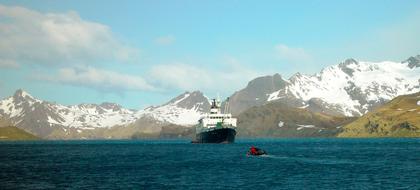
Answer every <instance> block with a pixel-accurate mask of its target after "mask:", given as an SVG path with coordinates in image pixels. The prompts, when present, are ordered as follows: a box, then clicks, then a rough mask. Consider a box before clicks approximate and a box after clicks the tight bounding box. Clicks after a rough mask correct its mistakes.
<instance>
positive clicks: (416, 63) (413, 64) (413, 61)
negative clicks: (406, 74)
mask: <svg viewBox="0 0 420 190" xmlns="http://www.w3.org/2000/svg"><path fill="white" fill-rule="evenodd" d="M402 63H404V64H406V63H408V67H410V69H412V68H417V67H420V55H417V56H414V57H409V58H408V59H407V60H405V61H403V62H402Z"/></svg>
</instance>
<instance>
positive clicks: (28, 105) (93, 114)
mask: <svg viewBox="0 0 420 190" xmlns="http://www.w3.org/2000/svg"><path fill="white" fill-rule="evenodd" d="M0 116H1V117H5V118H8V119H9V120H10V121H11V122H12V123H13V124H14V125H16V126H17V127H19V128H22V129H25V130H27V131H29V132H31V133H33V134H35V135H37V136H40V137H48V135H49V134H51V133H52V132H53V131H55V130H57V129H60V130H63V131H66V130H67V128H73V129H79V130H82V129H84V130H90V129H93V128H103V127H112V126H115V125H124V124H128V123H131V122H133V121H135V120H136V119H137V117H136V111H135V110H129V109H125V108H122V107H121V106H119V105H117V104H112V103H102V104H100V105H96V104H80V105H75V106H65V105H61V104H55V103H52V102H47V101H42V100H39V99H36V98H34V97H33V96H31V95H30V94H29V93H27V92H25V91H23V90H21V89H20V90H17V91H16V92H15V94H14V95H13V96H11V97H8V98H6V99H4V100H2V101H0Z"/></svg>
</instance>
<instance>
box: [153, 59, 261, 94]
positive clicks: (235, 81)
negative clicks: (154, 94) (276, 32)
mask: <svg viewBox="0 0 420 190" xmlns="http://www.w3.org/2000/svg"><path fill="white" fill-rule="evenodd" d="M223 66H224V67H225V68H223V69H220V70H217V68H206V67H200V66H195V65H190V64H184V63H173V64H164V65H157V66H154V67H152V69H151V71H150V77H151V78H152V79H153V81H154V83H156V84H157V85H159V86H162V88H165V89H180V90H189V91H192V90H203V91H207V92H211V93H217V92H229V93H230V92H232V91H234V90H237V89H239V88H242V87H243V85H246V83H247V82H248V81H249V80H251V79H253V78H255V77H257V76H260V75H261V73H258V72H256V71H255V70H253V69H249V68H247V67H246V66H244V65H243V64H241V63H240V62H239V61H238V60H236V59H235V58H226V59H225V60H224V65H223Z"/></svg>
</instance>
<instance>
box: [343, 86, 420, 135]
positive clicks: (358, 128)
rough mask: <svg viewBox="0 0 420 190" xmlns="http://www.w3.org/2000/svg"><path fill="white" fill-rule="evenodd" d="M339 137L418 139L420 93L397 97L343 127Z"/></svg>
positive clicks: (419, 130) (419, 133)
mask: <svg viewBox="0 0 420 190" xmlns="http://www.w3.org/2000/svg"><path fill="white" fill-rule="evenodd" d="M338 136H339V137H420V92H417V93H414V94H410V95H403V96H398V97H397V98H395V99H393V100H392V101H390V102H388V103H386V104H385V105H383V106H381V107H379V108H377V109H376V110H374V111H372V112H369V113H367V114H365V115H364V116H362V117H360V118H359V119H357V120H356V121H354V122H352V123H349V124H348V125H346V126H345V127H344V130H343V132H342V133H340V134H339V135H338Z"/></svg>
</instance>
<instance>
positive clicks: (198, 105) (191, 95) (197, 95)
mask: <svg viewBox="0 0 420 190" xmlns="http://www.w3.org/2000/svg"><path fill="white" fill-rule="evenodd" d="M168 104H176V106H177V107H180V108H185V109H192V108H195V109H196V110H197V111H200V112H208V111H209V110H210V103H209V100H208V99H207V98H206V97H205V96H204V95H203V93H202V92H200V91H194V92H185V93H183V94H181V95H179V96H177V97H175V98H173V99H172V100H170V101H169V102H168V103H166V104H164V105H162V106H165V105H168Z"/></svg>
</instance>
